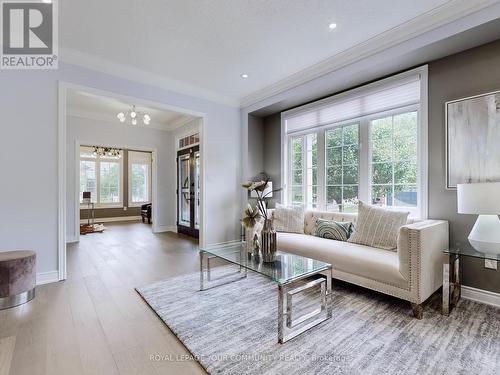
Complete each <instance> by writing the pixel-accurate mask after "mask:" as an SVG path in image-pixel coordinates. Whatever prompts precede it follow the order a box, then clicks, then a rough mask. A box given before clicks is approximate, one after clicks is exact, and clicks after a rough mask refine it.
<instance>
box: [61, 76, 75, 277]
mask: <svg viewBox="0 0 500 375" xmlns="http://www.w3.org/2000/svg"><path fill="white" fill-rule="evenodd" d="M58 94H59V97H58V99H59V100H58V121H57V143H58V147H57V150H58V151H57V153H58V161H57V166H58V168H57V169H58V170H57V174H58V188H57V192H58V206H57V208H58V225H57V231H58V232H57V262H58V267H57V269H58V272H59V273H58V276H57V278H58V280H65V279H66V216H67V215H66V94H67V90H66V87H65V85H64V84H61V82H59V88H58ZM78 156H80V148H78ZM77 160H78V168H79V166H80V159H79V158H78V159H77ZM79 177H80V176H78V181H79V180H80V179H79ZM76 186H80V182H78V184H77V185H76ZM78 192H80V188H78ZM79 195H80V194H78V196H79ZM77 202H78V204H79V203H80V199H79V198H78V199H77ZM75 224H76V223H75ZM75 235H76V236H79V235H80V230H78V232H75ZM77 238H78V237H77Z"/></svg>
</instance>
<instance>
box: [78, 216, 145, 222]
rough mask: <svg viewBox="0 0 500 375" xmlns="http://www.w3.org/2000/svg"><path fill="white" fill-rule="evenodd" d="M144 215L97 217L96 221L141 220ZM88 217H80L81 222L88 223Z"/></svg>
mask: <svg viewBox="0 0 500 375" xmlns="http://www.w3.org/2000/svg"><path fill="white" fill-rule="evenodd" d="M141 220H142V216H118V217H97V218H95V222H96V223H112V222H116V221H141ZM87 222H88V220H87V219H80V224H87Z"/></svg>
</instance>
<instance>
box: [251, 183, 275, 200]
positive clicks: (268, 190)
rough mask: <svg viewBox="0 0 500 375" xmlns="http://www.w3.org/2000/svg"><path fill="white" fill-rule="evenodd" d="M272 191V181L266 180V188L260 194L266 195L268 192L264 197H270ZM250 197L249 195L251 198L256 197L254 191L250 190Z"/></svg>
mask: <svg viewBox="0 0 500 375" xmlns="http://www.w3.org/2000/svg"><path fill="white" fill-rule="evenodd" d="M272 191H273V182H272V181H268V182H267V186H266V188H265V189H264V192H263V193H262V195H266V194H268V193H269V195H268V196H266V199H267V198H272V197H273V193H272ZM250 197H251V198H257V193H256V192H255V191H252V192H251V193H250Z"/></svg>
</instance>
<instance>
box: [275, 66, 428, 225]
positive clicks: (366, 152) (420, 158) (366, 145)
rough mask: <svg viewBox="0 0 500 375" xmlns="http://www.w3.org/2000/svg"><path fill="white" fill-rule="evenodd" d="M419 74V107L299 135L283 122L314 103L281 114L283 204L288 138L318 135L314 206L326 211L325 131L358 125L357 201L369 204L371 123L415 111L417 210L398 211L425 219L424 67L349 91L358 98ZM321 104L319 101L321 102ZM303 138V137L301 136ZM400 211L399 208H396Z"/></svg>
mask: <svg viewBox="0 0 500 375" xmlns="http://www.w3.org/2000/svg"><path fill="white" fill-rule="evenodd" d="M415 74H420V102H419V103H418V104H413V105H407V106H402V107H399V108H395V109H391V110H387V111H381V112H378V113H374V114H370V115H367V116H362V117H357V118H352V119H348V120H344V121H341V122H337V123H331V124H327V125H321V126H316V127H312V128H310V129H304V130H301V131H298V132H293V133H289V134H287V133H286V125H285V121H286V119H287V118H288V117H290V116H291V115H292V114H293V115H296V114H297V113H298V112H300V111H301V109H303V110H304V111H305V110H306V109H307V110H308V111H309V110H311V108H312V107H313V106H314V103H311V104H307V105H305V106H303V107H299V108H296V109H293V110H290V111H286V112H283V113H282V114H281V142H282V143H281V144H282V145H283V147H282V155H281V175H282V176H283V181H284V186H283V187H284V190H285V191H284V194H283V195H282V196H283V202H282V203H284V204H287V203H288V202H291V189H289V188H288V186H291V178H292V176H291V175H289V171H290V170H291V158H290V155H289V150H290V142H291V138H292V137H294V136H300V135H306V134H310V133H316V134H317V142H318V162H317V165H318V202H317V207H318V210H326V173H325V172H326V169H325V162H326V148H325V132H326V131H327V130H330V129H333V128H335V127H339V126H344V125H349V124H354V123H358V124H359V154H358V160H359V168H358V173H359V176H358V183H359V185H358V198H359V200H361V201H363V202H367V203H371V202H372V200H371V190H372V188H371V156H372V154H371V148H370V146H371V139H370V122H371V121H373V120H376V119H379V118H383V117H388V116H394V115H398V114H402V113H407V112H413V111H416V112H417V121H418V126H417V168H418V170H417V208H416V209H413V210H412V209H408V208H400V209H408V210H409V211H411V212H410V216H411V217H413V218H416V219H426V218H427V215H428V117H427V113H428V109H427V108H428V92H427V88H428V82H427V79H428V69H427V66H423V67H420V68H416V69H413V70H411V71H408V72H405V73H401V74H399V75H397V76H394V77H389V78H387V79H384V80H381V81H378V82H374V83H372V84H369V85H367V86H363V87H361V88H357V89H355V90H352V92H353V93H355V94H357V95H359V93H360V92H362V90H363V88H366V89H370V90H371V89H373V88H374V87H376V86H385V85H387V82H390V81H396V80H398V79H404V78H405V77H408V76H411V75H415ZM349 93H350V92H347V93H343V94H340V96H341V97H343V98H344V97H345V96H346V95H349ZM335 97H336V96H334V97H331V98H328V99H329V100H334V99H335ZM321 102H322V101H321ZM304 138H305V137H304ZM305 150H306V147H305V144H304V147H303V160H304V163H303V166H302V168H303V200H304V204H307V197H306V195H305V194H306V191H305V182H304V179H305V170H306V165H305V154H304V153H305ZM395 209H399V208H395Z"/></svg>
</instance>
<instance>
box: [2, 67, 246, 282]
mask: <svg viewBox="0 0 500 375" xmlns="http://www.w3.org/2000/svg"><path fill="white" fill-rule="evenodd" d="M59 80H61V81H66V82H71V83H75V84H80V85H84V86H89V87H94V88H96V89H100V90H106V91H111V92H115V93H118V94H121V95H128V96H131V97H137V98H143V99H144V100H151V101H154V102H159V103H165V104H169V105H173V106H177V107H181V108H186V109H189V110H192V111H197V112H202V113H205V114H206V116H207V118H206V120H207V122H206V125H205V133H206V141H207V149H206V160H205V163H206V164H205V165H206V170H207V178H206V186H205V193H206V195H205V197H206V210H207V211H206V212H207V215H208V218H207V227H206V229H207V231H206V234H205V240H206V243H207V244H210V243H216V242H222V241H229V240H234V239H237V238H239V221H238V220H239V216H240V207H241V202H240V193H241V188H240V185H239V183H240V181H241V177H240V172H239V168H240V163H241V152H240V136H241V134H240V116H239V110H238V109H237V108H232V107H228V106H225V105H222V104H217V103H213V102H210V101H208V100H205V99H199V98H195V97H192V96H187V95H183V94H178V93H175V92H172V91H168V90H165V89H160V88H157V87H152V86H148V85H144V84H140V83H137V82H132V81H127V80H125V79H122V78H117V77H114V76H111V75H108V74H104V73H99V72H96V71H93V70H89V69H85V68H81V67H77V66H73V65H68V64H65V63H62V62H61V63H60V64H59V69H58V70H54V71H35V70H32V71H6V70H4V71H1V72H0V113H1V114H2V121H1V122H0V162H1V165H2V173H1V177H0V178H1V181H0V212H1V215H0V250H1V251H5V250H13V249H33V250H35V251H36V252H37V272H39V273H40V272H51V271H56V270H57V268H58V262H57V260H58V259H57V236H58V225H57V220H58V212H57V211H58V173H57V168H58V162H57V160H58V143H57V121H58V120H57V115H58V81H59Z"/></svg>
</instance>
